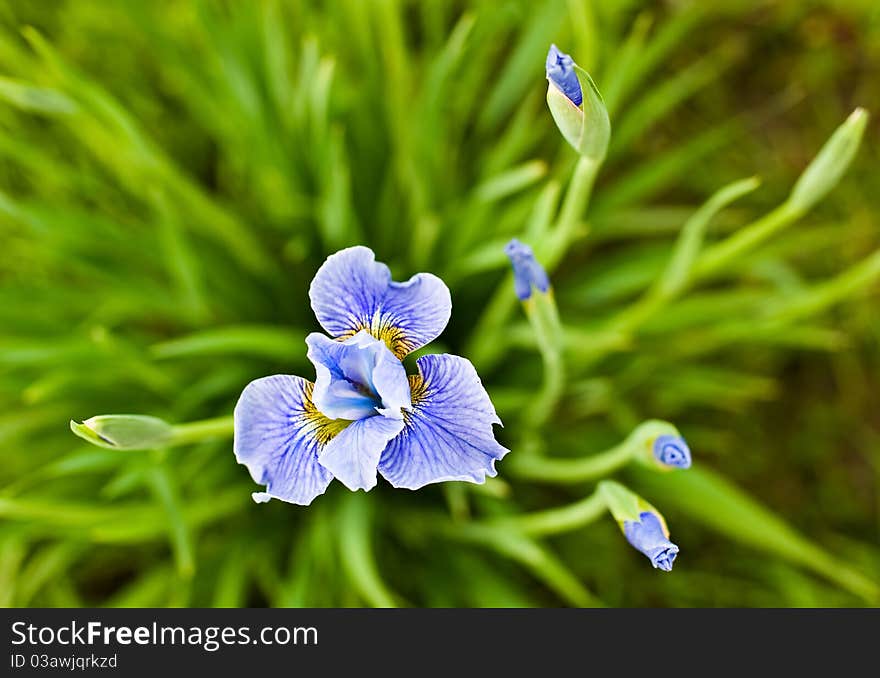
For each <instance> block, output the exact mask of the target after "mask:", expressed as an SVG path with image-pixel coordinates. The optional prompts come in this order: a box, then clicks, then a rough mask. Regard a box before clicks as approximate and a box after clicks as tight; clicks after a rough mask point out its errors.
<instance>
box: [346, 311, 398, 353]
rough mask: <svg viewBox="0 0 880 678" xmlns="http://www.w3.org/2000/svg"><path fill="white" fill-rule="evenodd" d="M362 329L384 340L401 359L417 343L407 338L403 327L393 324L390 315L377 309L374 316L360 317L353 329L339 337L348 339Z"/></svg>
mask: <svg viewBox="0 0 880 678" xmlns="http://www.w3.org/2000/svg"><path fill="white" fill-rule="evenodd" d="M361 330H366V331H367V332H369V333H370V336H372V337H374V338H375V339H379V340H380V341H384V342H385V345H386V346H387V347H388V348H389V350H390V351H391V352H392V353H393V354H394V355H395V356H397V358H398V359H400V360H403V359H404V357H406V355H407V354H408V353H411V352H412V351H413V350H414V349H415V344H414V343H413V342H412V341H411V340H409V339H407V337H406V332H405V331H404V330H403V328H401V327H398V326H396V325H394V324H392V319H391V318H389V317H388V316H382V314H381V312H380V311H376V312H375V313H374V314H373V317H372V318H365V319H358V321H357V324H356V325H355V326H354V327H353V328H352V329H350V330H348V331H347V332H345V333H344V334H342V335H340V336H339V337H337V339H339V340H345V339H348V338H350V337H353V336H354V335H356V334H357V333H358V332H360V331H361Z"/></svg>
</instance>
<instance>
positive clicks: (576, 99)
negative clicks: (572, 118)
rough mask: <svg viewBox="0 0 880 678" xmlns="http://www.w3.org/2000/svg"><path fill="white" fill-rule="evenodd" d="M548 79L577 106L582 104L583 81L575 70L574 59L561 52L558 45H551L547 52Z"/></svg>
mask: <svg viewBox="0 0 880 678" xmlns="http://www.w3.org/2000/svg"><path fill="white" fill-rule="evenodd" d="M546 68H547V79H548V80H550V82H552V83H553V84H554V85H556V86H557V87H558V88H559V89H560V91H561V92H562V93H563V94H564V95H565V96H567V97H568V99H569V101H571V103H573V104H574V105H575V106H580V105H581V102H582V101H583V100H584V99H583V93H582V92H581V83H580V80H578V77H577V73H576V72H575V70H574V61H573V60H572V58H571V57H570V56H568V54H565V53H563V52H560V51H559V49H558V48H557V47H556V45H550V51H549V52H547V64H546Z"/></svg>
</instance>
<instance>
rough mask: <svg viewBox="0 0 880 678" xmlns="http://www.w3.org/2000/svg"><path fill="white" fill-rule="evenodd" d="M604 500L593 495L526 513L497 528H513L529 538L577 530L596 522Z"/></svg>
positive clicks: (505, 521) (504, 521) (596, 494)
mask: <svg viewBox="0 0 880 678" xmlns="http://www.w3.org/2000/svg"><path fill="white" fill-rule="evenodd" d="M606 508H607V507H606V505H605V500H604V498H603V497H602V496H601V495H600V494H599V493H598V492H594V493H593V494H591V495H589V496H587V497H585V498H584V499H581V500H580V501H577V502H575V503H573V504H569V505H568V506H562V507H560V508H555V509H549V510H547V511H537V512H535V513H526V514H523V515H520V516H515V517H512V518H507V519H504V520H503V521H502V520H499V521H498V523H497V524H498V526H499V527H502V526H504V527H507V526H510V527H513V528H516V529H518V530H520V531H521V532H523V533H524V534H528V535H530V536H546V535H551V534H559V533H561V532H569V531H571V530H577V529H578V528H581V527H583V526H584V525H589V524H590V523H592V522H594V521H596V520H597V519H598V518H600V517H601V516H602V514H603V513H604V512H605V509H606Z"/></svg>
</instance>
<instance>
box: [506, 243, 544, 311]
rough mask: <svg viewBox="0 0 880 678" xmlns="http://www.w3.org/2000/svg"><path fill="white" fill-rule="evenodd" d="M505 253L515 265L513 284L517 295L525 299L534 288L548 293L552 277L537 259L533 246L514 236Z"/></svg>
mask: <svg viewBox="0 0 880 678" xmlns="http://www.w3.org/2000/svg"><path fill="white" fill-rule="evenodd" d="M504 253H505V254H506V255H507V256H508V258H509V259H510V265H511V266H513V285H514V290H515V292H516V296H518V297H519V299H520V301H525V300H526V299H528V298H529V297H531V296H532V288H533V287H535V288H537V290H538V291H539V292H543V293H546V292H548V291H549V290H550V278H549V277H548V276H547V271H545V270H544V267H543V266H541V264H540V263H538V260H537V259H535V253H534V252H532V248H531V247H529V246H528V245H526V244H525V243H521V242H520V241H519V240H517V239H516V238H514V239H513V240H511V241H510V242H509V243H507V245H506V246H505V247H504Z"/></svg>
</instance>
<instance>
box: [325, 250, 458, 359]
mask: <svg viewBox="0 0 880 678" xmlns="http://www.w3.org/2000/svg"><path fill="white" fill-rule="evenodd" d="M309 298H310V299H311V303H312V310H314V312H315V316H316V317H317V318H318V322H319V323H321V326H322V327H323V328H324V329H325V330H326V331H327V333H328V334H330V335H331V336H332V337H334V338H340V337H347V336H351V335H354V334H357V332H359V331H360V330H367V331H368V332H369V333H370V334H371V335H372V336H374V337H375V338H377V339H381V340H382V341H384V342H385V343H386V344H387V345H388V347H389V348H390V349H391V350H392V351H393V353H394V354H395V355H396V356H397V357H398V358H402V357H403V356H405V355H406V354H407V353H410V352H412V351H414V350H416V349H417V348H419V347H421V346H424V345H425V344H427V343H428V342H430V341H432V340H433V339H435V338H436V337H437V336H438V335H439V334H440V333H441V332H442V331H443V329H444V328H445V327H446V323H448V322H449V315H450V313H451V311H452V301H451V298H450V296H449V288H447V287H446V285H445V283H444V282H443V281H442V280H440V278H438V277H437V276H435V275H432V274H430V273H418V274H416V275H414V276H413V277H412V278H410V279H409V280H407V281H406V282H403V283H398V282H392V280H391V271H390V270H389V269H388V267H387V266H386V265H385V264H383V263H380V262H377V261H376V257H375V255H374V254H373V251H372V250H371V249H369V248H367V247H361V246H358V247H349V248H347V249H344V250H340V251H339V252H336V253H335V254H332V255H331V256H329V257H328V258H327V261H325V262H324V264H323V265H322V266H321V268H320V269H318V272H317V273H316V274H315V278H314V280H312V284H311V287H310V288H309Z"/></svg>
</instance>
